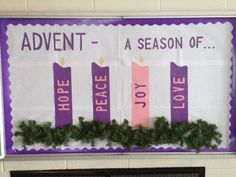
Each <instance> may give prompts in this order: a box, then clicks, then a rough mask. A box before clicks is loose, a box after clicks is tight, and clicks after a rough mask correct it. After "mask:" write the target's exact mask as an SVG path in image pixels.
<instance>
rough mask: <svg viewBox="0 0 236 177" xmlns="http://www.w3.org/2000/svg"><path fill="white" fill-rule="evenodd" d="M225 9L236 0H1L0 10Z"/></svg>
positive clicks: (233, 6)
mask: <svg viewBox="0 0 236 177" xmlns="http://www.w3.org/2000/svg"><path fill="white" fill-rule="evenodd" d="M199 10H200V11H202V10H203V11H225V10H236V2H235V0H0V11H80V12H108V11H109V12H124V11H126V12H148V11H149V12H150V11H154V12H156V11H199Z"/></svg>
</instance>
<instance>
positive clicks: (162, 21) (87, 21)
mask: <svg viewBox="0 0 236 177" xmlns="http://www.w3.org/2000/svg"><path fill="white" fill-rule="evenodd" d="M225 22H229V23H231V24H232V25H233V31H232V35H233V39H232V44H233V48H232V66H231V70H232V75H231V81H232V84H231V85H230V87H231V101H230V105H231V110H230V115H231V117H230V136H229V137H230V140H231V142H230V146H229V148H227V149H225V148H222V149H217V150H209V149H203V150H202V152H236V140H235V139H236V84H235V82H236V69H235V66H236V54H235V52H236V41H235V40H234V38H235V37H236V18H133V19H132V18H127V19H122V18H114V19H112V18H96V19H95V18H94V19H93V18H84V19H82V18H71V19H63V18H62V19H60V18H57V19H46V18H45V19H43V18H41V19H30V18H12V19H7V18H5V19H0V27H1V28H0V42H1V46H2V50H1V54H2V80H3V99H4V119H5V137H6V153H7V154H8V155H10V154H51V153H124V152H135V153H139V152H141V153H143V152H162V153H166V152H192V150H191V151H190V150H187V149H183V148H171V147H169V148H149V149H139V148H134V149H132V150H131V151H128V150H127V149H124V148H108V149H105V148H99V149H97V148H91V149H88V148H83V149H79V148H77V149H70V148H67V149H64V150H62V149H48V150H43V149H40V150H34V149H32V150H25V149H23V150H13V149H12V145H13V142H12V136H13V134H12V131H11V130H12V124H11V120H12V117H11V106H10V103H11V99H10V92H11V91H10V87H9V86H10V81H9V74H10V73H9V71H8V68H9V63H8V57H9V55H8V53H7V49H8V46H7V35H6V31H7V25H8V24H13V25H18V24H21V25H28V24H31V25H56V24H57V25H92V24H93V25H105V26H107V25H114V26H117V25H141V26H142V25H171V24H175V25H180V24H184V25H188V24H191V23H192V24H199V23H202V24H207V23H213V24H214V23H225Z"/></svg>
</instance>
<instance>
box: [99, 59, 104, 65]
mask: <svg viewBox="0 0 236 177" xmlns="http://www.w3.org/2000/svg"><path fill="white" fill-rule="evenodd" d="M98 62H99V64H100V65H102V64H103V63H104V62H105V60H104V58H103V57H100V58H99V61H98Z"/></svg>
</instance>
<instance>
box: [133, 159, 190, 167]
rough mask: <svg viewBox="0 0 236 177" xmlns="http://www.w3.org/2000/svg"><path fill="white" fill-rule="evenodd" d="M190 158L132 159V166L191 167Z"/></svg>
mask: <svg viewBox="0 0 236 177" xmlns="http://www.w3.org/2000/svg"><path fill="white" fill-rule="evenodd" d="M189 166H190V159H130V160H129V167H130V168H148V167H189Z"/></svg>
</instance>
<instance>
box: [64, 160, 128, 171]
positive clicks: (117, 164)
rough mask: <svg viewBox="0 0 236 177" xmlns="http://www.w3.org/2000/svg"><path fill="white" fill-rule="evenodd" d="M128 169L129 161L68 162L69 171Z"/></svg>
mask: <svg viewBox="0 0 236 177" xmlns="http://www.w3.org/2000/svg"><path fill="white" fill-rule="evenodd" d="M87 168H128V160H127V159H83V160H68V161H67V169H87Z"/></svg>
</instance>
